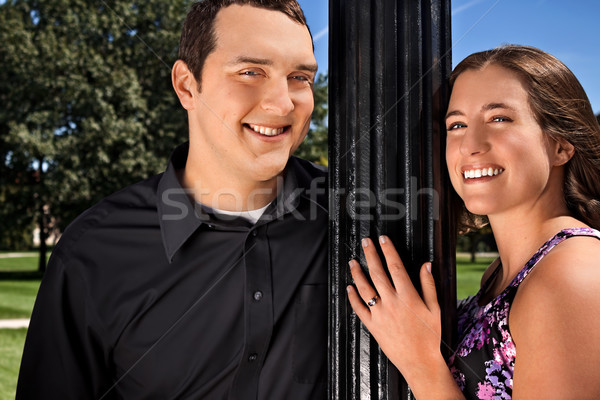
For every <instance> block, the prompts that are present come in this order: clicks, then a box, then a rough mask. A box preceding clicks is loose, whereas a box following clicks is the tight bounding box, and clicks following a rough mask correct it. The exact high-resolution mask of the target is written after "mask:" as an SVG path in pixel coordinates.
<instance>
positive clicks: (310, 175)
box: [290, 157, 328, 211]
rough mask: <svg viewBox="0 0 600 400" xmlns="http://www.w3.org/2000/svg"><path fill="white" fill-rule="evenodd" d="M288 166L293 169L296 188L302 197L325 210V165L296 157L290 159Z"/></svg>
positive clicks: (326, 173)
mask: <svg viewBox="0 0 600 400" xmlns="http://www.w3.org/2000/svg"><path fill="white" fill-rule="evenodd" d="M290 167H291V168H292V169H293V170H294V174H295V176H296V180H297V184H298V189H300V190H302V192H303V197H304V198H306V199H308V200H309V201H311V202H313V203H316V204H318V205H319V206H320V207H321V208H322V209H323V211H326V210H327V193H328V190H327V187H328V182H327V177H328V170H327V167H325V166H323V165H318V164H315V163H313V162H310V161H307V160H304V159H302V158H298V157H292V158H291V159H290Z"/></svg>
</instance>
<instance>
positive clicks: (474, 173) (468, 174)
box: [463, 167, 504, 179]
mask: <svg viewBox="0 0 600 400" xmlns="http://www.w3.org/2000/svg"><path fill="white" fill-rule="evenodd" d="M502 172H504V170H503V169H502V168H495V169H494V168H491V167H490V168H483V169H470V170H467V171H465V172H463V176H464V177H465V179H473V178H481V177H484V176H496V175H500V174H501V173H502Z"/></svg>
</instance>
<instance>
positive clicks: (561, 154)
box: [554, 138, 575, 167]
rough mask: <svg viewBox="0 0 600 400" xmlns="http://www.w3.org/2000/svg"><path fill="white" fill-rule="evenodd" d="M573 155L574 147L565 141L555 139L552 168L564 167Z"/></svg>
mask: <svg viewBox="0 0 600 400" xmlns="http://www.w3.org/2000/svg"><path fill="white" fill-rule="evenodd" d="M573 154H575V146H573V145H572V144H571V143H569V142H568V141H566V140H565V139H562V138H560V139H557V140H555V144H554V166H556V167H558V166H561V165H565V164H566V163H567V162H568V161H569V160H570V159H571V158H572V157H573Z"/></svg>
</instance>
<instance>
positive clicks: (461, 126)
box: [446, 122, 467, 131]
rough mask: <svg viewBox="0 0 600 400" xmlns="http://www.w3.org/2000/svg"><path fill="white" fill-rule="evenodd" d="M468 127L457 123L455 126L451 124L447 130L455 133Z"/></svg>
mask: <svg viewBox="0 0 600 400" xmlns="http://www.w3.org/2000/svg"><path fill="white" fill-rule="evenodd" d="M466 127H467V125H465V124H462V123H460V122H457V123H455V124H450V125H448V128H446V129H447V130H448V131H453V130H455V129H459V128H466Z"/></svg>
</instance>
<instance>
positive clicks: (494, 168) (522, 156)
mask: <svg viewBox="0 0 600 400" xmlns="http://www.w3.org/2000/svg"><path fill="white" fill-rule="evenodd" d="M446 128H447V142H446V143H447V147H446V162H447V165H448V172H449V174H450V179H451V181H452V185H453V186H454V189H455V190H456V192H457V193H458V194H459V195H460V197H461V198H462V199H463V201H464V202H465V205H466V207H467V209H468V210H469V211H471V212H472V213H474V214H480V215H493V214H501V213H503V212H506V211H509V210H514V209H517V208H518V209H520V210H522V211H524V212H525V213H527V210H531V209H532V207H535V206H538V205H540V204H541V205H546V206H548V205H549V204H551V200H552V198H553V196H554V197H555V196H556V192H555V190H557V189H558V190H559V193H561V192H560V191H561V190H562V189H561V187H558V188H557V187H556V185H559V186H562V178H560V177H558V178H551V177H553V176H555V175H556V174H555V173H554V172H553V171H554V168H553V165H555V164H556V160H555V157H554V153H555V152H556V151H557V147H558V146H557V144H556V142H554V141H551V140H549V139H547V137H546V135H545V134H544V132H543V131H542V129H541V127H540V126H539V124H538V123H537V121H536V119H535V117H534V115H533V112H532V110H531V108H530V106H529V101H528V95H527V91H526V86H525V84H524V82H523V81H522V79H521V78H520V77H519V76H518V75H517V74H516V73H515V72H513V71H511V70H509V69H506V68H504V67H500V66H498V65H494V64H490V65H487V66H486V67H484V68H482V69H480V70H467V71H465V72H463V73H462V74H461V75H459V76H458V78H457V79H456V81H455V84H454V87H453V90H452V95H451V97H450V104H449V106H448V113H447V114H446ZM549 189H551V190H549ZM549 194H550V196H549ZM548 201H550V203H549V202H548Z"/></svg>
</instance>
